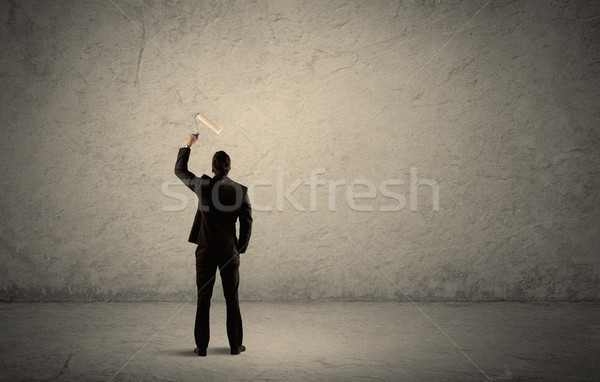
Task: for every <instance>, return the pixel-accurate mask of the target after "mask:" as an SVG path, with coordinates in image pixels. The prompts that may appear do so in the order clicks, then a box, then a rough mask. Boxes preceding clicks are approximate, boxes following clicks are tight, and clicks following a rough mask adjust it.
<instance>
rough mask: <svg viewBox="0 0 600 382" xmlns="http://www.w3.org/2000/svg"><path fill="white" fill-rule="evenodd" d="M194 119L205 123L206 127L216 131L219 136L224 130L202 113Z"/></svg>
mask: <svg viewBox="0 0 600 382" xmlns="http://www.w3.org/2000/svg"><path fill="white" fill-rule="evenodd" d="M194 119H197V120H198V121H200V122H202V123H204V124H205V125H206V126H208V127H209V129H211V130H212V131H214V132H215V133H217V134H219V133H220V132H221V131H222V130H223V128H222V127H221V126H219V125H217V124H216V123H214V122H213V121H211V120H210V119H209V118H208V117H207V116H205V115H204V114H202V113H198V114H196V116H195V117H194Z"/></svg>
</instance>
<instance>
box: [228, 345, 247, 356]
mask: <svg viewBox="0 0 600 382" xmlns="http://www.w3.org/2000/svg"><path fill="white" fill-rule="evenodd" d="M243 351H246V347H245V346H244V345H242V347H239V348H237V349H234V348H231V355H237V354H240V353H241V352H243Z"/></svg>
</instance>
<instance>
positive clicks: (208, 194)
mask: <svg viewBox="0 0 600 382" xmlns="http://www.w3.org/2000/svg"><path fill="white" fill-rule="evenodd" d="M189 155H190V149H185V148H182V149H180V150H179V154H178V156H177V162H176V164H175V174H176V175H177V177H178V178H179V179H181V181H182V182H183V183H184V184H185V185H186V186H188V187H189V188H190V189H191V190H192V191H194V192H195V193H196V195H197V196H198V210H197V211H196V216H195V219H194V224H193V225H192V230H191V232H190V236H189V238H188V241H189V242H191V243H195V244H197V245H199V246H202V247H206V248H209V249H211V250H214V251H217V252H220V253H224V254H232V253H234V252H235V251H239V253H244V252H245V251H246V248H247V246H248V241H249V240H250V234H251V229H252V210H251V207H250V201H249V199H248V189H247V188H246V187H245V186H242V185H241V184H239V183H237V182H234V181H233V180H231V179H229V178H228V177H227V176H225V177H222V178H221V177H214V178H211V177H209V176H208V175H202V177H200V178H198V177H196V176H195V175H194V174H193V173H192V172H190V171H189V170H188V169H187V162H188V160H189ZM238 219H239V221H240V236H239V239H238V238H237V237H236V229H235V223H236V221H237V220H238Z"/></svg>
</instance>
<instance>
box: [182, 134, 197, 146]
mask: <svg viewBox="0 0 600 382" xmlns="http://www.w3.org/2000/svg"><path fill="white" fill-rule="evenodd" d="M196 142H198V138H196V134H190V135H188V137H187V139H186V140H185V144H186V146H190V147H192V146H193V145H194V143H196Z"/></svg>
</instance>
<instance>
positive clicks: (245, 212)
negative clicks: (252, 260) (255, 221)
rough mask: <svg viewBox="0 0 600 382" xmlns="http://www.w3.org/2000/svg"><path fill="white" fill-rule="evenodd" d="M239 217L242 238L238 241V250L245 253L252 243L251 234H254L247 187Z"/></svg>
mask: <svg viewBox="0 0 600 382" xmlns="http://www.w3.org/2000/svg"><path fill="white" fill-rule="evenodd" d="M239 219H240V238H239V241H238V251H239V252H240V253H244V252H246V249H247V248H248V243H250V235H251V234H252V206H250V199H249V198H248V189H247V188H245V187H244V197H243V199H242V207H241V209H240V216H239Z"/></svg>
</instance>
